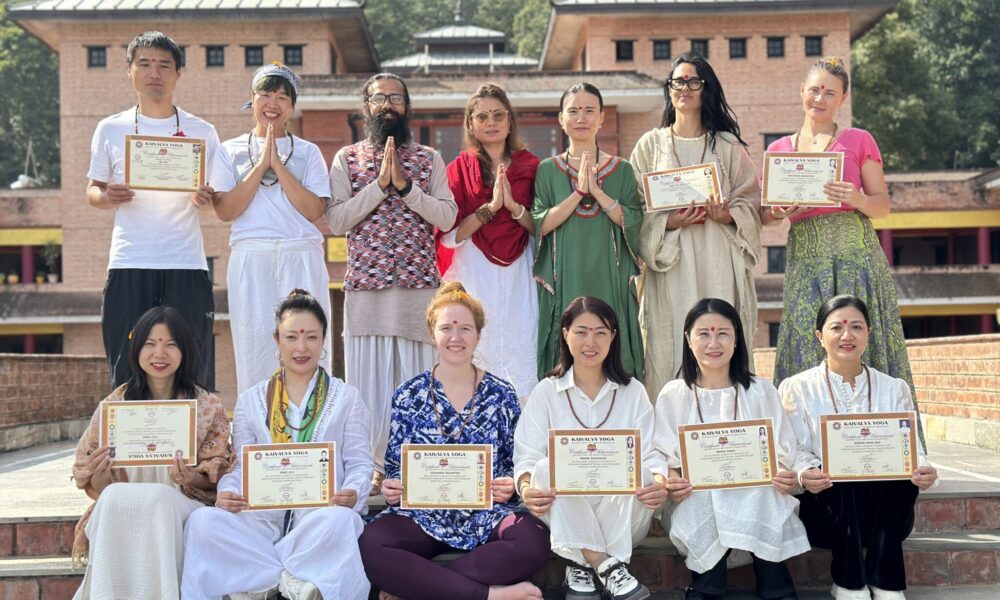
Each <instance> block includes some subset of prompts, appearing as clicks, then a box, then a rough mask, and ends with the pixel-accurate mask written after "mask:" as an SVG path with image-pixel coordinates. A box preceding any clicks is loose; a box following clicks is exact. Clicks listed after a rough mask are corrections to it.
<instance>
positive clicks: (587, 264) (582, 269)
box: [531, 156, 643, 380]
mask: <svg viewBox="0 0 1000 600" xmlns="http://www.w3.org/2000/svg"><path fill="white" fill-rule="evenodd" d="M576 178H577V171H576V169H574V168H573V167H571V166H570V165H569V164H568V163H567V162H566V161H565V160H564V158H563V157H562V156H554V157H552V158H548V159H546V160H543V161H542V163H541V164H540V165H539V166H538V172H537V174H536V178H535V202H534V205H533V206H532V208H531V216H532V217H533V218H534V219H535V229H536V231H541V228H542V221H544V220H545V215H547V214H548V212H549V209H550V208H552V207H554V206H556V205H558V204H559V203H560V202H562V201H563V200H565V199H566V198H567V197H568V196H569V195H570V194H571V193H572V192H573V187H572V185H571V183H570V182H571V181H576ZM597 181H598V184H599V185H600V187H601V189H602V190H604V192H605V193H606V194H607V195H608V196H610V197H612V198H614V199H615V200H617V201H618V203H619V204H620V205H621V207H622V210H623V211H624V214H625V225H624V227H620V226H618V225H616V224H615V223H614V222H612V221H611V219H609V218H608V216H607V215H605V214H604V212H603V211H602V210H601V206H600V204H598V203H597V202H594V203H593V206H592V207H590V208H587V207H586V206H585V204H584V202H581V203H580V205H579V206H578V207H577V209H576V211H575V212H574V213H573V215H571V216H570V217H569V218H568V219H566V221H565V222H564V223H563V224H562V225H560V226H559V227H557V228H556V229H555V231H553V232H551V233H550V234H549V235H547V236H545V237H542V238H539V239H538V240H537V251H536V252H535V268H534V273H535V280H536V281H537V282H538V378H539V379H542V378H543V377H544V376H545V373H546V372H548V371H549V370H550V369H552V368H553V367H555V366H556V363H557V362H558V361H559V339H560V337H561V336H562V331H561V329H560V327H559V319H560V317H561V316H562V312H563V311H564V310H565V309H566V306H567V305H569V303H570V302H572V301H573V299H574V298H576V297H577V296H596V297H597V298H600V299H601V300H604V301H605V302H607V303H608V304H610V305H611V307H612V308H614V310H615V312H616V313H617V314H618V321H619V325H620V331H619V332H618V336H619V341H620V343H621V354H622V364H623V365H624V367H625V370H626V371H629V372H631V373H633V374H634V375H635V376H636V377H637V378H639V379H640V380H641V379H642V376H643V356H642V337H641V334H640V333H639V300H638V294H637V292H636V279H637V278H638V277H639V263H638V258H637V257H638V252H637V251H638V248H639V230H640V229H641V228H642V207H641V206H640V204H639V194H638V189H637V187H636V179H635V173H634V171H633V170H632V165H630V164H629V162H628V161H627V160H625V159H623V158H619V157H614V158H612V159H610V160H609V161H608V162H606V163H605V164H603V165H601V168H600V169H599V171H598V173H597ZM586 200H590V201H593V200H592V199H590V198H588V199H586Z"/></svg>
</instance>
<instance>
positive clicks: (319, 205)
mask: <svg viewBox="0 0 1000 600" xmlns="http://www.w3.org/2000/svg"><path fill="white" fill-rule="evenodd" d="M250 89H251V93H252V98H251V100H250V101H249V102H248V103H247V104H245V105H244V108H251V109H252V110H253V119H254V126H253V129H251V130H250V131H249V132H247V133H241V134H240V135H238V136H236V137H235V138H233V139H231V140H227V141H226V142H225V143H224V144H222V150H223V152H220V153H219V159H218V160H216V161H215V164H214V165H213V168H212V173H211V177H210V180H211V181H212V184H213V185H214V187H215V191H216V193H215V198H214V203H215V213H216V214H217V215H218V216H219V218H220V219H222V220H223V221H232V224H233V226H232V233H231V234H230V237H229V244H230V246H231V247H232V254H231V255H230V259H229V270H228V274H227V276H226V282H227V286H228V288H229V319H230V323H231V327H232V332H233V353H234V354H235V357H236V381H237V385H238V389H239V391H240V392H243V391H245V390H246V389H247V388H249V387H250V386H252V385H254V384H255V383H257V382H258V381H260V380H262V379H264V378H266V377H267V376H268V375H270V374H271V371H272V370H273V369H274V355H275V344H274V340H273V337H272V333H273V332H272V330H271V327H270V319H269V318H268V316H269V314H270V312H271V310H272V308H273V307H274V306H275V305H276V304H277V303H278V301H279V300H280V299H281V298H283V297H285V296H286V295H287V294H288V292H289V291H290V290H292V289H293V288H303V289H305V290H307V291H308V292H309V293H310V294H312V295H313V296H315V298H316V299H317V300H318V301H319V302H320V305H321V306H322V307H323V311H324V313H325V314H326V316H327V318H328V319H329V316H330V296H329V282H330V278H329V274H328V272H327V268H326V260H325V259H324V256H323V235H322V234H321V233H320V231H319V229H317V228H316V226H315V225H314V224H313V222H314V221H316V220H317V219H319V218H322V216H323V212H324V210H325V209H326V201H327V200H328V199H329V198H330V180H329V177H328V176H327V172H326V162H325V161H324V160H323V155H322V153H321V152H320V150H319V148H318V147H317V146H316V145H315V144H312V143H310V142H307V141H306V140H304V139H302V138H299V137H296V136H294V135H293V134H292V133H291V132H290V131H288V130H287V129H286V125H287V122H288V119H289V118H291V116H292V111H293V110H294V108H295V100H296V98H297V97H298V92H299V78H298V76H297V75H296V74H295V73H293V72H292V70H291V69H289V68H288V67H286V66H284V65H282V64H278V63H275V64H270V65H265V66H263V67H261V68H259V69H257V72H256V73H254V76H253V81H252V82H251V84H250ZM330 348H331V346H330V341H329V339H327V340H326V341H325V343H324V347H323V353H322V356H320V364H322V365H323V367H324V368H325V369H326V370H327V371H328V372H329V370H330Z"/></svg>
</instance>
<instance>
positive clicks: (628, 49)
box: [615, 40, 635, 62]
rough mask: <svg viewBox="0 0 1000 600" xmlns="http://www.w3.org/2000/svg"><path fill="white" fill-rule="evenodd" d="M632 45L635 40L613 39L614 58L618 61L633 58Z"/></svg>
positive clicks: (626, 60)
mask: <svg viewBox="0 0 1000 600" xmlns="http://www.w3.org/2000/svg"><path fill="white" fill-rule="evenodd" d="M634 45H635V42H634V41H632V40H615V60H616V61H618V62H628V61H630V60H634V58H635V55H634V54H633V50H634V48H633V46H634Z"/></svg>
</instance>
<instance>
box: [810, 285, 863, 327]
mask: <svg viewBox="0 0 1000 600" xmlns="http://www.w3.org/2000/svg"><path fill="white" fill-rule="evenodd" d="M848 307H851V308H856V309H858V312H860V313H861V316H862V317H864V319H865V325H867V326H869V327H871V325H872V321H871V318H869V317H868V306H867V305H866V304H865V303H864V300H862V299H861V298H858V297H857V296H852V295H850V294H841V295H839V296H834V297H833V298H830V299H829V300H827V301H826V302H824V303H823V306H820V307H819V312H817V313H816V331H823V326H824V325H826V322H827V321H828V320H830V315H831V314H833V312H834V311H837V310H840V309H842V308H848Z"/></svg>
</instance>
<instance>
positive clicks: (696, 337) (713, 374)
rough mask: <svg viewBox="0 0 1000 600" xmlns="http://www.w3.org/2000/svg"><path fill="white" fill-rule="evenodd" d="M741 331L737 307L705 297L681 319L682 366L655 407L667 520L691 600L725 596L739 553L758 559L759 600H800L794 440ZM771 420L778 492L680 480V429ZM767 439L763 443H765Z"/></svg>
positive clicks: (801, 536)
mask: <svg viewBox="0 0 1000 600" xmlns="http://www.w3.org/2000/svg"><path fill="white" fill-rule="evenodd" d="M749 354H750V353H749V350H748V349H747V346H746V342H745V338H744V336H743V324H742V323H741V321H740V315H739V313H738V312H736V309H735V308H734V307H733V305H731V304H729V303H728V302H726V301H725V300H720V299H718V298H703V299H702V300H699V301H698V302H697V303H696V304H695V305H694V307H692V308H691V310H690V311H688V313H687V317H686V318H685V319H684V346H683V352H682V356H681V368H680V371H679V373H678V375H680V376H681V379H675V380H673V381H671V382H668V383H667V384H666V385H665V386H663V390H662V391H660V394H659V396H658V397H657V400H656V433H655V435H656V438H655V440H656V448H657V450H659V451H660V452H662V453H663V454H665V455H666V457H667V463H668V466H669V467H670V477H669V478H668V479H667V488H668V489H669V490H670V495H671V497H672V498H673V500H674V502H676V503H677V508H676V509H675V510H674V512H673V515H672V516H670V517H667V515H666V514H665V515H664V519H663V521H664V523H663V526H664V528H665V529H668V530H669V531H670V539H671V541H673V543H674V545H675V546H677V548H678V549H679V550H680V551H681V553H682V554H684V555H685V556H686V557H687V560H686V562H687V566H688V568H689V569H691V585H690V586H689V587H688V589H687V591H686V593H685V598H691V599H694V598H706V599H708V598H722V597H723V596H724V595H725V594H726V557H727V556H728V555H729V553H730V551H731V550H732V549H734V548H736V549H740V550H746V551H747V552H750V553H751V554H752V555H753V565H754V573H755V574H756V576H757V595H758V596H759V597H761V598H795V597H796V595H795V584H794V583H793V582H792V577H791V574H790V573H789V572H788V567H787V566H785V563H784V562H783V561H784V560H785V559H787V558H789V557H791V556H795V555H796V554H802V553H803V552H806V551H808V550H809V540H808V539H807V538H806V530H805V528H804V527H803V526H802V522H801V521H799V519H798V517H796V516H795V511H796V508H797V507H798V502H797V501H796V500H795V499H794V498H793V497H792V496H790V495H789V494H790V493H791V492H792V490H793V488H794V487H795V473H794V472H793V471H789V470H788V469H790V468H791V466H792V464H793V463H794V460H795V453H796V452H797V444H796V440H795V434H794V432H793V431H792V429H791V427H790V426H789V425H788V423H787V420H786V417H785V413H784V411H783V410H782V409H781V401H780V400H779V399H778V391H777V390H776V389H774V386H773V385H771V383H770V382H768V381H766V380H764V379H761V378H760V377H755V376H754V375H753V373H751V372H750V356H749ZM750 419H771V422H772V425H773V434H774V436H773V444H774V448H773V449H774V454H775V458H776V459H777V461H778V465H775V469H777V472H776V473H775V474H774V485H773V487H745V488H734V489H722V490H703V491H699V492H697V493H694V494H692V493H691V492H692V488H691V483H690V482H689V481H688V479H686V478H684V476H683V475H684V474H683V473H681V452H680V440H679V439H678V432H677V426H678V425H694V424H698V423H719V422H724V421H746V420H750ZM765 439H766V438H765Z"/></svg>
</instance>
